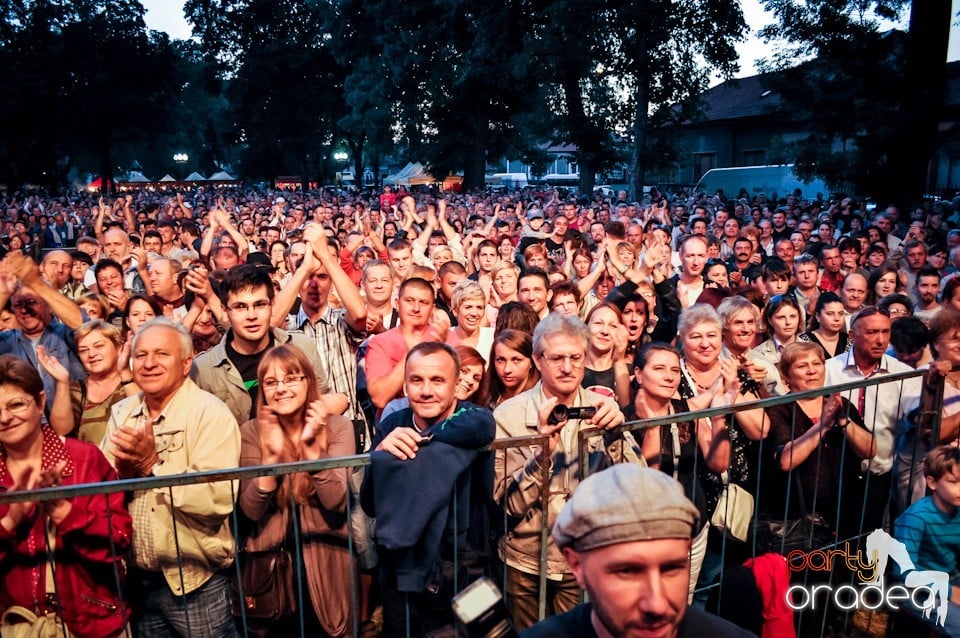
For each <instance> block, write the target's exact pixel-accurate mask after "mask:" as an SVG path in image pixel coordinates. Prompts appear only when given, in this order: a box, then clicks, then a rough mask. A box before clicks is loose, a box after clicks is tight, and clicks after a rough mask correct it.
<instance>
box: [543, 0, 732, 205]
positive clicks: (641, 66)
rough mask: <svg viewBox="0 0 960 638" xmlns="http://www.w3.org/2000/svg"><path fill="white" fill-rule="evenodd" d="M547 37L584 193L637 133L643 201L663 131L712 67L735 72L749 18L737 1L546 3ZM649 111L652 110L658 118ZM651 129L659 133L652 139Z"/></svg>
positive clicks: (561, 131) (633, 154)
mask: <svg viewBox="0 0 960 638" xmlns="http://www.w3.org/2000/svg"><path fill="white" fill-rule="evenodd" d="M536 6H537V7H538V11H537V13H538V15H542V16H543V24H542V32H543V36H542V37H540V38H538V39H536V41H535V42H534V43H532V47H533V48H534V50H535V51H536V56H537V66H542V67H545V68H546V69H547V72H546V73H545V74H544V76H545V77H547V78H550V79H551V90H550V92H549V93H548V96H549V101H548V108H549V109H551V110H553V111H554V112H555V113H556V117H555V118H553V120H552V121H553V123H554V124H555V131H556V139H558V140H560V141H568V142H572V143H573V144H575V145H576V146H577V149H578V150H577V152H576V153H575V154H574V155H575V157H576V159H577V160H578V162H579V164H580V167H581V172H580V191H581V192H587V193H589V192H591V191H592V190H593V186H594V173H596V172H598V171H601V170H603V169H604V168H610V167H611V166H612V165H613V164H614V163H616V162H617V161H618V160H619V159H620V157H619V145H618V143H617V139H618V138H621V139H624V140H629V146H630V158H631V159H630V165H631V171H630V173H631V175H630V193H631V197H632V198H633V199H637V197H638V194H639V193H640V192H641V189H642V185H643V182H644V175H645V172H646V170H647V167H648V165H649V164H650V163H651V161H652V158H651V154H650V152H649V150H650V148H651V147H655V148H657V149H658V150H662V149H665V148H666V145H665V144H666V140H667V136H666V135H664V132H665V131H667V130H668V129H669V128H670V125H671V124H675V123H676V121H677V120H678V119H679V117H680V115H682V114H685V113H686V111H677V110H675V109H674V108H673V105H675V104H681V103H684V102H686V101H688V100H689V98H690V97H691V96H694V95H697V94H698V93H700V92H701V91H702V90H703V89H705V88H706V86H707V81H708V80H709V77H710V74H711V72H714V71H719V72H720V73H721V74H723V75H727V76H729V75H732V74H733V73H734V72H735V71H736V69H737V65H736V59H737V57H736V55H737V54H736V50H735V49H734V44H735V43H736V42H737V41H738V40H742V39H743V33H744V30H745V28H746V25H745V23H744V21H743V15H742V13H741V11H740V5H739V3H738V2H733V1H731V0H707V1H705V2H699V1H696V2H695V1H693V0H679V1H670V0H636V1H630V0H602V1H601V2H597V3H585V2H577V1H576V0H540V1H539V2H537V5H536ZM651 113H652V114H653V117H651ZM651 131H653V132H654V133H653V136H652V137H651Z"/></svg>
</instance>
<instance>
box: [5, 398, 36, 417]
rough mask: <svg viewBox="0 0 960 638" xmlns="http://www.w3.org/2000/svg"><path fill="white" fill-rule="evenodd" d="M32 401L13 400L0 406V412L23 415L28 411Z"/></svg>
mask: <svg viewBox="0 0 960 638" xmlns="http://www.w3.org/2000/svg"><path fill="white" fill-rule="evenodd" d="M32 404H33V401H31V400H30V399H14V400H13V401H11V402H10V403H8V404H6V405H4V406H0V412H2V411H3V410H6V411H7V412H9V413H10V414H16V415H23V414H25V413H27V412H28V411H29V410H30V406H31V405H32Z"/></svg>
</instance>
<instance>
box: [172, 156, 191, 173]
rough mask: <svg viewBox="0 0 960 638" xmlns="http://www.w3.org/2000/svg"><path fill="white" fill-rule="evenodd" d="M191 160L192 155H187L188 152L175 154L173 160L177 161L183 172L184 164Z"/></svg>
mask: <svg viewBox="0 0 960 638" xmlns="http://www.w3.org/2000/svg"><path fill="white" fill-rule="evenodd" d="M189 160H190V156H189V155H187V154H186V153H174V154H173V161H174V162H176V163H177V166H178V167H179V170H180V172H181V173H182V172H183V165H184V164H186V163H187V162H188V161H189ZM180 177H182V175H181V176H180Z"/></svg>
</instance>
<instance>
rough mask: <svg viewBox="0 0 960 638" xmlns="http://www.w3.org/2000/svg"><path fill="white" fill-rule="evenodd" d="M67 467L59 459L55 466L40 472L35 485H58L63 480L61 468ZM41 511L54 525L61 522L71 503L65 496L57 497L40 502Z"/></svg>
mask: <svg viewBox="0 0 960 638" xmlns="http://www.w3.org/2000/svg"><path fill="white" fill-rule="evenodd" d="M66 467H67V462H66V461H60V463H58V464H57V465H56V466H55V467H52V468H50V469H47V470H42V471H41V472H40V482H39V484H38V485H37V487H40V488H44V487H58V486H59V485H60V484H61V482H62V480H63V470H64V469H65V468H66ZM41 507H42V508H43V511H44V512H46V513H47V516H49V517H50V518H51V519H52V520H53V522H54V524H55V525H59V524H60V523H61V522H63V519H65V518H66V517H67V514H69V513H70V510H72V509H73V505H72V504H71V503H70V501H68V500H67V499H65V498H58V499H54V500H50V501H44V502H43V503H41Z"/></svg>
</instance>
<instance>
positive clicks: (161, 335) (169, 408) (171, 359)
mask: <svg viewBox="0 0 960 638" xmlns="http://www.w3.org/2000/svg"><path fill="white" fill-rule="evenodd" d="M131 358H132V359H133V378H134V381H136V383H137V386H138V387H139V388H140V392H139V393H137V394H135V395H133V396H130V397H127V398H126V399H124V400H123V401H120V402H119V403H117V404H116V405H114V406H113V408H112V409H111V412H110V421H109V422H108V423H107V433H106V435H105V436H104V440H103V443H102V444H101V446H100V447H101V450H102V451H103V453H104V454H105V455H106V457H107V459H108V460H109V461H110V462H111V463H112V464H113V465H114V467H116V469H117V474H118V475H119V476H120V478H139V477H145V476H171V475H174V474H185V473H189V472H205V471H207V470H223V469H230V468H234V467H237V466H238V465H239V464H240V428H239V427H238V426H237V422H236V419H234V417H233V414H231V412H230V410H229V408H227V406H226V405H225V404H224V403H223V401H221V400H220V399H218V398H217V397H215V396H214V395H212V394H210V393H209V392H205V391H203V390H201V389H200V388H199V387H198V386H197V385H196V384H195V383H194V382H193V381H191V380H190V377H189V371H190V363H191V362H192V360H193V341H192V339H191V338H190V335H189V333H187V331H186V329H185V328H184V327H183V326H182V325H180V324H175V323H173V322H172V321H170V320H169V319H165V318H159V319H154V320H152V321H150V322H148V323H146V324H144V325H143V326H141V327H140V329H139V330H137V332H136V334H135V335H134V337H133V344H132V355H131ZM234 494H235V489H234V488H233V487H231V484H230V482H229V481H220V482H215V483H195V484H192V485H184V486H181V487H173V488H170V489H146V490H140V491H137V492H135V493H134V495H133V500H132V501H131V502H130V515H131V517H132V518H133V538H132V541H133V553H132V556H131V559H132V560H131V566H130V571H129V573H128V575H127V576H128V577H127V583H128V585H131V587H130V591H132V592H136V593H137V595H138V596H139V597H140V598H139V599H138V600H137V601H136V604H135V605H134V607H135V608H136V609H138V610H139V615H138V616H137V617H136V618H135V619H134V624H135V625H136V632H137V634H138V635H140V636H170V635H180V636H199V637H201V638H202V637H208V638H231V637H233V636H236V635H237V632H236V627H235V626H234V623H233V617H232V615H231V612H230V602H229V601H230V593H229V588H230V580H229V574H228V571H227V568H228V567H229V566H230V565H231V564H232V563H233V556H234V541H233V535H232V534H231V532H230V524H229V517H230V514H231V513H232V512H233V501H234Z"/></svg>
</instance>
